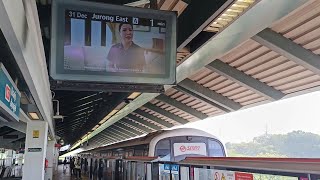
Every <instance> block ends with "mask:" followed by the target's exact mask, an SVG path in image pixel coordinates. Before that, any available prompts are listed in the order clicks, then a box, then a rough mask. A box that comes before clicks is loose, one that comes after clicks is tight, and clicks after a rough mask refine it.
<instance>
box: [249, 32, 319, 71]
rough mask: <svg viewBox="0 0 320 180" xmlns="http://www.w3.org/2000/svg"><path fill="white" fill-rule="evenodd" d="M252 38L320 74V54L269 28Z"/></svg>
mask: <svg viewBox="0 0 320 180" xmlns="http://www.w3.org/2000/svg"><path fill="white" fill-rule="evenodd" d="M252 39H253V40H254V41H256V42H258V43H260V44H261V45H263V46H266V47H267V48H269V49H271V50H272V51H275V52H277V53H279V54H280V55H282V56H284V57H286V58H288V59H289V60H291V61H294V62H295V63H297V64H299V65H301V66H304V67H305V68H307V69H309V70H310V71H312V72H314V73H316V74H318V75H320V56H318V55H316V54H314V53H312V52H311V51H310V50H307V49H305V48H304V47H302V46H300V45H298V44H296V43H295V42H293V41H291V40H289V39H287V38H286V37H284V36H282V35H281V34H279V33H276V32H274V31H272V30H271V29H270V28H267V29H265V30H263V31H261V32H259V33H258V34H257V35H255V36H253V37H252Z"/></svg>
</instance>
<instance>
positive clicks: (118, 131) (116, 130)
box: [108, 126, 132, 139]
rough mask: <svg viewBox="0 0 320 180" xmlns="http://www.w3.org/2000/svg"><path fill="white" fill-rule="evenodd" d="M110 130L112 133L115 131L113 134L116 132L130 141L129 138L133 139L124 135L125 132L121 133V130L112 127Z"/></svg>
mask: <svg viewBox="0 0 320 180" xmlns="http://www.w3.org/2000/svg"><path fill="white" fill-rule="evenodd" d="M108 129H109V130H110V131H113V132H115V133H118V134H119V135H121V136H122V137H124V138H127V139H128V138H131V137H132V136H130V135H128V134H126V133H124V132H123V131H121V129H120V130H119V129H116V128H113V127H112V126H111V127H109V128H108Z"/></svg>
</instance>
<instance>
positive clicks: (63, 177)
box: [53, 164, 90, 180]
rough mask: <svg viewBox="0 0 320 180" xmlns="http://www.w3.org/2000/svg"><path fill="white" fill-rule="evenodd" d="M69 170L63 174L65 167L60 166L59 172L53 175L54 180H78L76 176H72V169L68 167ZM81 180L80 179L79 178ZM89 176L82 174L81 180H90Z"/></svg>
mask: <svg viewBox="0 0 320 180" xmlns="http://www.w3.org/2000/svg"><path fill="white" fill-rule="evenodd" d="M67 167H68V168H67V170H66V172H65V173H63V165H62V164H61V165H59V166H58V171H57V173H55V174H54V175H53V180H71V179H72V180H73V179H77V178H76V176H75V175H71V173H70V167H69V165H67ZM78 179H79V178H78ZM89 179H90V178H89V176H87V175H85V174H84V173H82V174H81V180H89Z"/></svg>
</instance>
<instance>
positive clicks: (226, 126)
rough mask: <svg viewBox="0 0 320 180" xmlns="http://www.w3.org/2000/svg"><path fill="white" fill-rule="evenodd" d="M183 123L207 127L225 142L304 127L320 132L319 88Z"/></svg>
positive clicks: (303, 129)
mask: <svg viewBox="0 0 320 180" xmlns="http://www.w3.org/2000/svg"><path fill="white" fill-rule="evenodd" d="M180 127H192V128H195V127H196V128H198V129H201V130H205V131H207V132H209V133H211V134H214V135H216V136H218V137H219V138H220V139H222V140H223V141H224V142H225V143H226V142H248V141H251V140H252V139H253V137H256V136H259V135H262V134H265V133H266V130H267V131H268V133H269V134H285V133H288V132H292V131H294V130H302V131H305V132H312V133H315V134H319V135H320V92H314V93H309V94H305V95H300V96H296V97H292V98H288V99H283V100H280V101H276V102H272V103H268V104H263V105H259V106H256V107H252V108H248V109H243V110H239V111H236V112H232V113H228V114H224V115H220V116H216V117H210V118H207V119H205V120H202V121H197V122H193V123H189V124H186V125H183V126H179V127H178V128H180Z"/></svg>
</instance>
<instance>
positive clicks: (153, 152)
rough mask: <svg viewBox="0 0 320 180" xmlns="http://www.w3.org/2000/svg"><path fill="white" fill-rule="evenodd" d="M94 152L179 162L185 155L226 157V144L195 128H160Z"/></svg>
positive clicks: (113, 155) (109, 155)
mask: <svg viewBox="0 0 320 180" xmlns="http://www.w3.org/2000/svg"><path fill="white" fill-rule="evenodd" d="M94 152H96V153H100V154H104V155H105V156H108V157H111V156H112V157H122V158H126V157H130V156H149V157H160V158H161V160H163V161H180V160H182V159H184V158H185V157H186V156H207V157H225V156H226V150H225V147H224V144H223V143H222V142H221V141H220V140H219V139H218V138H217V137H216V136H213V135H212V134H209V133H207V132H204V131H202V130H198V129H192V128H180V129H173V130H163V131H158V132H154V133H150V134H148V135H146V136H144V137H140V138H136V139H132V140H128V141H124V142H120V143H117V144H113V145H110V146H107V147H102V148H97V149H95V150H94Z"/></svg>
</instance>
